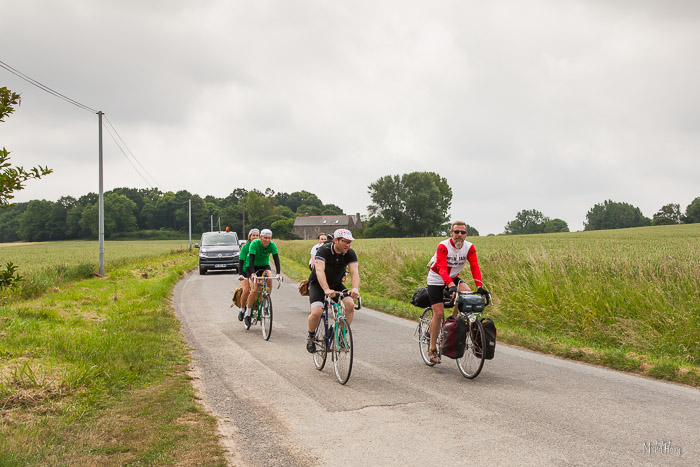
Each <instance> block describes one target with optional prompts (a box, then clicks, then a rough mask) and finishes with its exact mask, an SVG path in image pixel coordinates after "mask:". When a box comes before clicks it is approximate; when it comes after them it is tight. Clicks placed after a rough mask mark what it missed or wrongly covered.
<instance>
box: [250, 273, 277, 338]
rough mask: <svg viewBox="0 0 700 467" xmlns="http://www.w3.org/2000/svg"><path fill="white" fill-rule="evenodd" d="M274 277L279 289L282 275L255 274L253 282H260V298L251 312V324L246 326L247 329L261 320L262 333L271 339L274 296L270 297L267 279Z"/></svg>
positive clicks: (264, 336)
mask: <svg viewBox="0 0 700 467" xmlns="http://www.w3.org/2000/svg"><path fill="white" fill-rule="evenodd" d="M273 279H275V280H277V288H278V289H279V288H280V285H281V284H282V276H280V275H279V274H277V275H276V276H272V277H270V276H253V282H259V283H260V290H259V294H258V298H257V300H256V301H255V304H254V305H253V309H252V310H251V312H250V324H247V325H246V327H245V328H246V329H250V327H251V326H255V325H256V324H258V322H259V323H260V324H261V325H262V335H263V339H265V340H269V339H270V335H271V334H272V298H271V297H270V291H269V290H268V286H267V281H268V280H273ZM251 293H253V292H251Z"/></svg>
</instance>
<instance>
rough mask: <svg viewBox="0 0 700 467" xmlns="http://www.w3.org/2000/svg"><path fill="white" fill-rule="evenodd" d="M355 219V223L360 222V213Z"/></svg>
mask: <svg viewBox="0 0 700 467" xmlns="http://www.w3.org/2000/svg"><path fill="white" fill-rule="evenodd" d="M355 219H356V221H355V222H360V213H359V212H358V213H357V214H355Z"/></svg>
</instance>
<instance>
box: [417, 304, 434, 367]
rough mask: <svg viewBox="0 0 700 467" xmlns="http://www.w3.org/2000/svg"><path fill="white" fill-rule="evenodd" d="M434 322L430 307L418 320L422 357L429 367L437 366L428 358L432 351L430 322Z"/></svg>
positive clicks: (419, 344) (419, 345)
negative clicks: (429, 352)
mask: <svg viewBox="0 0 700 467" xmlns="http://www.w3.org/2000/svg"><path fill="white" fill-rule="evenodd" d="M432 320H433V309H432V308H430V307H428V308H426V309H425V311H423V314H422V315H420V318H419V319H418V347H419V348H420V356H421V358H422V359H423V362H424V363H425V364H426V365H428V366H433V365H435V364H434V363H433V362H431V361H430V357H428V350H430V322H431V321H432Z"/></svg>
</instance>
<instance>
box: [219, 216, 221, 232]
mask: <svg viewBox="0 0 700 467" xmlns="http://www.w3.org/2000/svg"><path fill="white" fill-rule="evenodd" d="M219 232H221V216H219Z"/></svg>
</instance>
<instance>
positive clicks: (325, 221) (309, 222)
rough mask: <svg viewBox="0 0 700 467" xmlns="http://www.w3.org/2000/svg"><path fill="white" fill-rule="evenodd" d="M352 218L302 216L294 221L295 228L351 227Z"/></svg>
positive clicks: (344, 216)
mask: <svg viewBox="0 0 700 467" xmlns="http://www.w3.org/2000/svg"><path fill="white" fill-rule="evenodd" d="M351 217H352V216H348V215H342V216H300V217H297V218H296V219H294V227H304V226H316V225H328V226H331V227H335V226H341V225H350V218H351Z"/></svg>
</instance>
